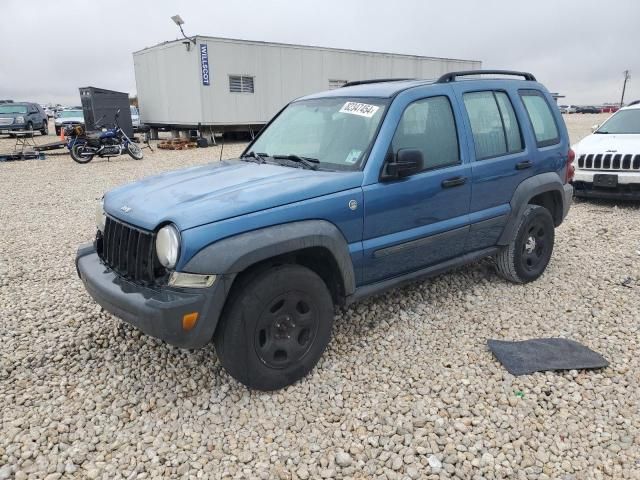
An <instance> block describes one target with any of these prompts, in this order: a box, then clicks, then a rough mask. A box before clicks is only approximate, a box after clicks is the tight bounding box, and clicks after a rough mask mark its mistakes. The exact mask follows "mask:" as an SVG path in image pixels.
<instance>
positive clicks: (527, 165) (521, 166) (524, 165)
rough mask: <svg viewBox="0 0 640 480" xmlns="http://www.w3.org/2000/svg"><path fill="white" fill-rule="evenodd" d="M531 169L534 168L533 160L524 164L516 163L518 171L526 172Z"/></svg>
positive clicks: (524, 161) (525, 161) (523, 162)
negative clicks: (525, 170)
mask: <svg viewBox="0 0 640 480" xmlns="http://www.w3.org/2000/svg"><path fill="white" fill-rule="evenodd" d="M531 167H533V163H531V160H523V161H522V162H518V163H516V170H524V169H526V168H531Z"/></svg>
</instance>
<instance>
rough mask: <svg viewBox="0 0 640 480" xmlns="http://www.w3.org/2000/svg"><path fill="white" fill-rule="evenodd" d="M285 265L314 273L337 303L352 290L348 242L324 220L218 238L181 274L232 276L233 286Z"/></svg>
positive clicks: (187, 264) (191, 260)
mask: <svg viewBox="0 0 640 480" xmlns="http://www.w3.org/2000/svg"><path fill="white" fill-rule="evenodd" d="M285 263H293V264H299V265H303V266H305V267H307V268H309V269H310V270H313V271H314V272H315V273H317V274H318V275H319V276H320V277H321V278H322V279H323V280H324V282H325V284H326V285H327V288H328V289H329V291H330V292H331V295H332V297H333V299H334V302H335V303H337V304H342V303H344V298H345V297H347V296H348V295H351V294H352V293H353V292H354V291H355V273H354V269H353V263H352V261H351V256H350V255H349V247H348V244H347V241H346V239H345V238H344V236H343V235H342V232H340V230H339V229H338V228H337V227H336V226H335V225H334V224H332V223H330V222H327V221H326V220H305V221H300V222H292V223H286V224H282V225H275V226H271V227H266V228H261V229H258V230H253V231H250V232H246V233H242V234H239V235H235V236H233V237H228V238H225V239H222V240H220V241H217V242H215V243H212V244H210V245H209V246H207V247H205V248H203V249H202V250H200V251H199V252H198V253H196V254H195V255H194V256H193V257H192V258H191V259H190V260H189V261H188V262H187V263H186V265H185V266H184V268H183V270H184V271H185V272H189V273H199V274H216V275H219V274H229V275H233V276H234V277H235V279H234V282H233V284H236V282H237V281H238V279H239V278H240V277H242V276H246V274H248V273H250V272H255V271H256V270H260V269H262V268H267V267H269V266H272V265H279V264H285ZM231 288H233V285H232V286H231Z"/></svg>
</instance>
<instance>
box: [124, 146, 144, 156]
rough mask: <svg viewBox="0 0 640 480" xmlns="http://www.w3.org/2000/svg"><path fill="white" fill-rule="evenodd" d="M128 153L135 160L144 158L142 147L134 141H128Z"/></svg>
mask: <svg viewBox="0 0 640 480" xmlns="http://www.w3.org/2000/svg"><path fill="white" fill-rule="evenodd" d="M127 153H128V154H129V156H130V157H131V158H133V159H134V160H142V158H143V157H144V154H143V153H142V149H141V148H140V147H139V146H138V145H136V144H135V143H132V142H129V143H127Z"/></svg>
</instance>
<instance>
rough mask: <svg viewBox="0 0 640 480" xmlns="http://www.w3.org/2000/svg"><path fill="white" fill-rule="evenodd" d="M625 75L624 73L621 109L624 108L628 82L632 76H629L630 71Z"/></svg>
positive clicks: (625, 72) (626, 71)
mask: <svg viewBox="0 0 640 480" xmlns="http://www.w3.org/2000/svg"><path fill="white" fill-rule="evenodd" d="M623 73H624V83H623V84H622V98H620V108H622V106H623V105H624V91H625V90H626V88H627V80H629V79H630V78H631V75H629V70H625V71H624V72H623Z"/></svg>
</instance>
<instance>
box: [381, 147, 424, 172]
mask: <svg viewBox="0 0 640 480" xmlns="http://www.w3.org/2000/svg"><path fill="white" fill-rule="evenodd" d="M423 168H424V157H423V155H422V150H418V149H416V148H401V149H400V150H398V153H397V154H396V158H395V161H392V162H388V163H387V167H386V176H385V177H386V178H387V179H392V178H404V177H408V176H410V175H413V174H415V173H418V172H420V171H422V169H423Z"/></svg>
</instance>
